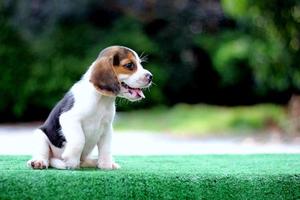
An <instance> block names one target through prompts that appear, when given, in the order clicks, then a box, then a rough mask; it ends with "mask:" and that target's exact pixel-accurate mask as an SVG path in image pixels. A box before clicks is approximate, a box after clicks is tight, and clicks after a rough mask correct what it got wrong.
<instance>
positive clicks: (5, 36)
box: [0, 0, 300, 120]
mask: <svg viewBox="0 0 300 200" xmlns="http://www.w3.org/2000/svg"><path fill="white" fill-rule="evenodd" d="M113 2H114V3H116V5H121V4H122V2H120V1H113ZM174 2H175V3H174ZM174 2H169V5H168V6H165V4H164V2H163V1H155V3H154V4H155V5H156V6H154V7H153V8H152V9H154V10H153V11H152V12H150V13H149V15H148V14H146V15H145V13H144V12H146V11H145V10H143V8H144V7H143V5H144V2H143V1H141V2H136V3H137V5H139V6H137V7H132V6H130V5H126V6H125V5H123V4H122V6H119V7H120V8H118V9H117V8H115V7H111V6H109V5H108V4H109V3H107V2H105V1H104V2H102V1H101V2H98V1H94V0H88V1H84V2H81V1H78V0H77V1H75V3H74V2H73V1H72V2H71V1H66V2H65V4H57V3H53V2H50V1H49V2H48V1H47V2H45V3H41V4H39V5H38V7H37V8H35V7H34V6H31V4H27V3H24V2H22V1H1V2H0V13H1V16H0V32H1V34H0V43H1V45H0V70H1V74H2V75H1V77H0V91H1V92H2V97H3V98H1V99H0V112H1V113H6V114H7V115H6V116H3V117H2V118H0V120H5V119H6V118H7V117H8V116H10V117H12V118H19V119H25V118H24V117H25V116H26V119H27V117H28V116H30V115H33V116H31V118H34V119H37V118H39V116H37V117H34V115H35V114H36V113H38V112H40V111H41V113H42V114H44V115H45V113H48V112H49V110H50V109H51V108H52V107H53V105H54V104H55V103H56V102H57V101H58V100H59V99H60V98H61V97H62V96H63V94H64V93H65V92H66V91H67V90H68V89H69V88H70V86H71V85H72V84H73V83H74V82H76V81H78V80H79V79H80V77H81V75H82V74H83V73H84V72H85V71H86V69H87V68H88V66H89V65H90V64H91V63H92V62H93V61H94V60H95V58H96V57H97V55H98V53H99V52H100V51H101V50H102V49H103V48H105V47H107V46H110V45H124V46H128V47H131V48H132V49H134V50H136V51H137V52H138V53H139V54H141V53H145V54H146V55H149V63H144V66H145V67H146V68H147V69H149V70H150V71H151V72H152V73H153V74H154V83H155V84H153V86H152V87H151V88H150V92H148V91H145V93H146V96H147V98H146V100H143V101H141V102H139V103H135V104H131V103H127V101H118V102H117V103H118V108H119V109H120V110H130V109H132V108H133V107H134V108H135V109H136V108H146V107H150V106H160V105H173V104H176V103H180V102H186V103H199V102H205V103H216V102H217V103H219V104H223V103H224V102H223V101H224V100H223V99H226V98H225V97H223V96H222V94H228V93H227V92H228V90H227V89H228V88H233V92H232V94H234V93H235V92H236V91H243V92H244V93H245V94H251V95H253V96H251V95H249V96H247V95H245V96H246V97H244V98H243V97H240V98H241V99H248V98H249V97H250V98H252V99H254V100H252V101H246V102H245V101H242V100H241V101H240V102H239V101H237V102H235V103H240V104H243V103H249V102H251V103H256V100H255V99H256V97H262V99H263V98H264V97H268V94H270V93H273V92H279V93H280V92H289V91H295V90H296V91H299V90H300V70H299V66H300V60H299V57H300V55H299V54H300V53H299V49H300V40H299V34H300V28H299V27H300V26H299V23H300V4H299V2H298V1H297V0H289V1H281V0H276V1H270V0H267V1H259V0H249V1H247V0H222V1H221V4H220V5H218V3H216V5H215V7H214V8H215V9H213V10H211V9H210V8H211V5H210V4H209V3H208V4H209V5H208V4H207V3H206V1H203V2H202V1H201V2H202V3H194V2H193V1H183V2H181V4H178V3H176V1H174ZM218 6H219V7H218ZM116 7H118V6H116ZM35 9H36V10H35ZM155 9H157V10H155ZM54 10H55V12H52V11H54ZM35 12H36V15H33V14H32V13H35ZM147 12H148V10H147ZM223 12H224V13H225V16H223ZM210 13H213V16H211V14H210ZM222 20H225V21H226V20H231V21H232V23H233V25H232V26H226V25H225V26H223V25H222V24H221V23H220V24H218V23H217V22H218V21H222ZM240 95H241V94H240ZM228 96H230V95H228ZM266 99H268V98H266ZM229 103H230V102H229Z"/></svg>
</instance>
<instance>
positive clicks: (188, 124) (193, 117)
mask: <svg viewBox="0 0 300 200" xmlns="http://www.w3.org/2000/svg"><path fill="white" fill-rule="evenodd" d="M268 123H273V124H276V125H277V126H278V127H284V125H285V124H286V115H285V113H284V109H283V108H282V107H280V106H275V105H271V104H262V105H256V106H240V107H231V108H228V107H220V106H209V105H188V104H178V105H176V106H175V107H173V108H171V109H167V108H165V107H160V108H155V109H152V110H140V111H135V112H129V113H119V114H118V115H117V120H116V123H115V125H116V129H117V130H118V129H119V130H126V129H128V130H131V129H132V127H134V128H135V129H137V130H148V131H154V132H155V131H157V132H168V133H173V134H183V135H206V134H212V133H214V134H232V133H249V132H250V133H252V132H259V131H263V130H264V129H265V128H267V127H266V126H267V125H268ZM153 124H155V126H153Z"/></svg>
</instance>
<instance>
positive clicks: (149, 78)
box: [145, 73, 153, 82]
mask: <svg viewBox="0 0 300 200" xmlns="http://www.w3.org/2000/svg"><path fill="white" fill-rule="evenodd" d="M145 76H146V78H147V79H148V81H149V82H151V81H152V77H153V76H152V74H151V73H147V74H146V75H145Z"/></svg>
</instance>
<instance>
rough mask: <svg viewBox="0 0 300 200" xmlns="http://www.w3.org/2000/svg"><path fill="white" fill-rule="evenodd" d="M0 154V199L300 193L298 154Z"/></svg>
mask: <svg viewBox="0 0 300 200" xmlns="http://www.w3.org/2000/svg"><path fill="white" fill-rule="evenodd" d="M28 158H29V157H26V156H0V199H1V200H2V199H208V200H210V199H224V200H225V199H276V200H279V199H300V155H298V154H297V155H291V154H288V155H198V156H145V157H143V156H136V157H135V156H119V157H116V161H117V162H118V163H119V164H121V166H122V169H120V170H116V171H103V170H97V169H81V170H73V171H67V170H54V169H48V170H30V169H28V168H27V167H26V165H25V163H26V160H27V159H28Z"/></svg>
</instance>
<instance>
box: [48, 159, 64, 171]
mask: <svg viewBox="0 0 300 200" xmlns="http://www.w3.org/2000/svg"><path fill="white" fill-rule="evenodd" d="M50 166H51V167H53V168H56V169H67V167H66V163H65V162H64V161H63V160H61V159H58V158H51V159H50Z"/></svg>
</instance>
